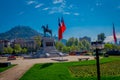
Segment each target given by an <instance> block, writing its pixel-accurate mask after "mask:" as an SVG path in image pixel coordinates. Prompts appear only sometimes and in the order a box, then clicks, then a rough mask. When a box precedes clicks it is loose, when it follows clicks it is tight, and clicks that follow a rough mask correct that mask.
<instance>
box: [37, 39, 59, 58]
mask: <svg viewBox="0 0 120 80" xmlns="http://www.w3.org/2000/svg"><path fill="white" fill-rule="evenodd" d="M59 53H60V52H59V51H58V50H57V49H56V48H55V41H54V38H52V37H42V40H41V48H40V50H39V51H37V53H36V54H37V57H59V56H60V55H59Z"/></svg>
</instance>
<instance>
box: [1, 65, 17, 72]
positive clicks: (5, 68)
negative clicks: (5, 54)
mask: <svg viewBox="0 0 120 80" xmlns="http://www.w3.org/2000/svg"><path fill="white" fill-rule="evenodd" d="M13 66H15V64H14V65H11V66H8V67H3V68H1V67H0V72H3V71H5V70H7V69H9V68H11V67H13Z"/></svg>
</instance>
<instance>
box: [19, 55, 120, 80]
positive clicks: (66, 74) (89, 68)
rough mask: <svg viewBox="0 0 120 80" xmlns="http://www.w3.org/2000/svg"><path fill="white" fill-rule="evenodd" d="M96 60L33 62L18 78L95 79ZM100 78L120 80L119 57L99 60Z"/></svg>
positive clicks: (45, 79) (52, 79) (28, 79)
mask: <svg viewBox="0 0 120 80" xmlns="http://www.w3.org/2000/svg"><path fill="white" fill-rule="evenodd" d="M95 63H96V61H95V60H90V61H81V62H59V63H45V64H35V65H34V66H33V67H32V68H31V69H30V70H28V71H27V72H26V73H25V74H24V75H23V76H22V77H21V79H20V80H88V79H89V80H96V65H95ZM100 63H101V75H102V80H120V72H119V71H120V57H117V56H116V57H109V58H103V59H101V60H100Z"/></svg>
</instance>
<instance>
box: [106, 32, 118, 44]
mask: <svg viewBox="0 0 120 80" xmlns="http://www.w3.org/2000/svg"><path fill="white" fill-rule="evenodd" d="M116 37H117V39H118V40H120V33H117V34H116ZM105 42H114V38H113V35H110V36H107V37H106V39H105Z"/></svg>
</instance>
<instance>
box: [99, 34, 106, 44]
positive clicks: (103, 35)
mask: <svg viewBox="0 0 120 80" xmlns="http://www.w3.org/2000/svg"><path fill="white" fill-rule="evenodd" d="M105 38H106V36H105V34H104V33H100V34H98V41H102V42H104V40H105Z"/></svg>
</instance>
